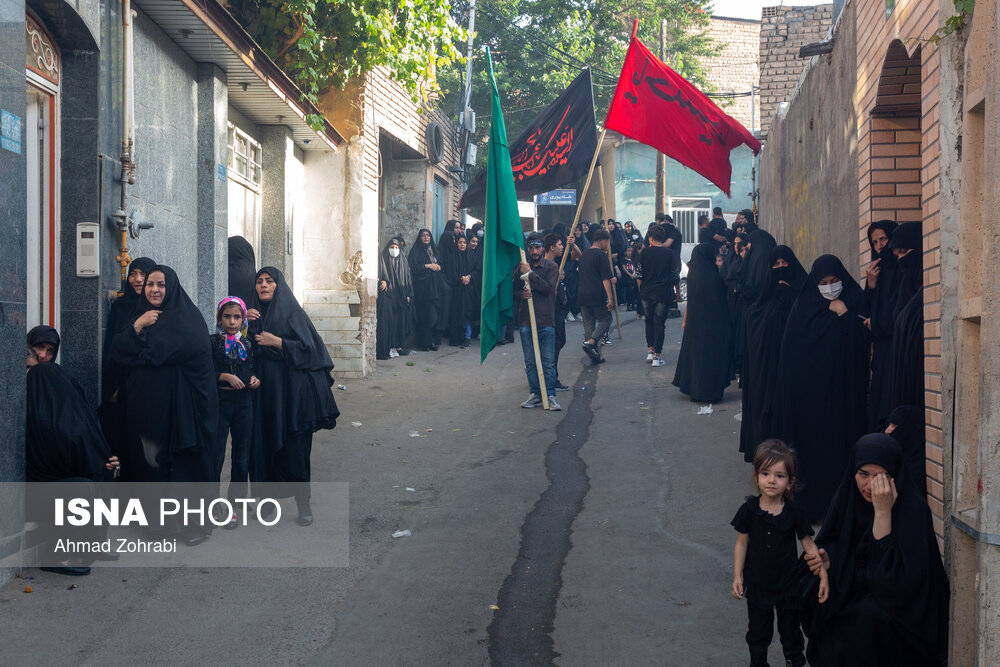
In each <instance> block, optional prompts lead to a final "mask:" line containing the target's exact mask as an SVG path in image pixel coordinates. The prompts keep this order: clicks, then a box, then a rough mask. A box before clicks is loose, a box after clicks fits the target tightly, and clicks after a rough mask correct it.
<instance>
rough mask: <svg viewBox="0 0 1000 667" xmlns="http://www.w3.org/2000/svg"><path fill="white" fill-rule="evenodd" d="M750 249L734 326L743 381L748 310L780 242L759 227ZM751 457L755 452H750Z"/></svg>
mask: <svg viewBox="0 0 1000 667" xmlns="http://www.w3.org/2000/svg"><path fill="white" fill-rule="evenodd" d="M747 244H748V247H747V251H746V254H745V255H744V256H743V261H742V262H741V263H740V264H741V265H740V272H739V278H738V283H737V287H736V312H735V317H734V318H733V327H734V330H735V332H736V339H735V343H734V345H733V366H734V368H736V369H737V370H738V371H739V372H740V382H741V383H742V382H743V370H744V367H743V360H744V357H745V354H746V352H745V348H744V346H745V344H746V309H747V308H748V307H749V306H750V304H752V303H753V302H754V301H756V300H757V297H759V296H760V292H761V290H762V289H763V287H764V283H766V282H767V279H768V276H769V275H770V272H771V264H772V262H771V261H770V257H771V250H773V249H774V247H775V246H776V245H777V242H776V241H775V240H774V237H773V236H771V235H770V234H768V233H767V232H765V231H764V230H763V229H758V230H756V231H754V232H752V233H751V234H750V235H749V237H747ZM751 456H753V454H752V453H751Z"/></svg>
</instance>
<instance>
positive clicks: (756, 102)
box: [701, 16, 760, 130]
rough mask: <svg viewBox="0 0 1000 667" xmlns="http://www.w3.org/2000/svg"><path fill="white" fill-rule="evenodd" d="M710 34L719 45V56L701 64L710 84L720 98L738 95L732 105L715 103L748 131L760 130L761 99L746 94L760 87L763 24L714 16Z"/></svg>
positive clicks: (707, 59) (733, 98) (717, 100)
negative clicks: (757, 128)
mask: <svg viewBox="0 0 1000 667" xmlns="http://www.w3.org/2000/svg"><path fill="white" fill-rule="evenodd" d="M708 32H709V35H710V36H711V37H712V39H713V40H715V44H716V45H717V46H716V49H717V55H716V56H715V57H712V58H703V59H702V61H701V64H702V66H703V67H705V69H706V70H707V71H708V81H709V83H711V84H712V85H713V86H714V87H715V94H717V95H724V94H726V93H734V94H735V95H734V96H733V97H732V103H730V104H727V103H726V98H724V97H721V98H716V99H715V101H716V102H717V103H718V104H719V105H720V106H721V107H722V110H723V111H725V112H726V113H727V114H729V115H730V116H732V117H733V118H735V119H736V120H738V121H739V122H740V123H742V124H743V126H744V127H746V128H747V129H749V130H753V129H754V127H760V96H759V95H758V96H756V97H751V96H749V95H747V94H746V93H749V92H750V89H751V88H755V87H757V86H758V85H759V84H760V63H759V60H758V53H759V50H760V21H754V20H752V19H736V18H728V17H725V16H713V17H712V19H711V24H710V25H709V28H708ZM738 95H739V97H737V96H738Z"/></svg>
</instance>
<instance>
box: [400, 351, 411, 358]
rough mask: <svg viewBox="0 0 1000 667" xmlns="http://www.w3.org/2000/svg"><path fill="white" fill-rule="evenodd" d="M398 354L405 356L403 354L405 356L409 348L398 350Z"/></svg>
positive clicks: (408, 352)
mask: <svg viewBox="0 0 1000 667" xmlns="http://www.w3.org/2000/svg"><path fill="white" fill-rule="evenodd" d="M398 354H399V356H401V357H405V356H407V355H409V354H410V351H409V350H399V352H398Z"/></svg>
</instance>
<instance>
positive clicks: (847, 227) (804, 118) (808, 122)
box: [759, 4, 860, 276]
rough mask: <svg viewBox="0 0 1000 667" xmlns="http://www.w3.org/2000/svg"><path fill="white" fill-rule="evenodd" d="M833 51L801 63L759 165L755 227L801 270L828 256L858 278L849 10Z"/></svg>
mask: <svg viewBox="0 0 1000 667" xmlns="http://www.w3.org/2000/svg"><path fill="white" fill-rule="evenodd" d="M834 39H835V43H834V50H833V52H832V53H830V54H829V55H828V56H817V57H814V58H812V59H810V61H809V62H808V65H807V67H806V69H805V72H804V74H803V75H802V79H801V82H800V83H799V86H798V88H797V89H796V90H795V92H794V95H793V96H792V97H791V100H790V102H789V105H788V111H787V113H786V114H785V115H784V116H780V115H779V116H777V117H775V118H774V120H773V122H772V123H771V129H770V133H769V135H768V138H767V141H766V143H765V144H764V150H763V151H762V154H761V158H760V169H759V179H760V181H759V182H760V192H761V199H760V218H761V221H762V222H761V224H762V225H763V226H764V228H765V229H767V230H768V231H770V232H771V233H772V234H773V235H774V237H775V238H776V239H777V240H778V242H779V243H785V244H787V245H789V246H791V247H792V249H793V250H795V254H796V256H797V257H798V258H799V261H801V262H802V264H803V265H804V266H805V267H806V268H807V269H808V267H809V266H810V264H811V263H812V261H813V260H814V259H815V258H816V257H818V256H819V255H822V254H825V253H833V254H835V255H837V256H838V257H839V258H840V259H841V261H843V262H844V266H845V267H847V269H848V270H849V271H851V272H852V273H853V274H854V275H856V276H857V275H859V264H860V261H859V256H858V241H857V220H856V218H855V217H854V216H853V211H854V210H855V207H856V206H857V202H858V175H857V164H858V159H857V125H856V117H857V108H856V107H855V105H854V87H855V75H856V74H855V73H856V71H857V68H856V65H855V62H856V45H855V15H854V6H853V4H848V6H847V7H846V8H845V9H844V11H843V13H842V14H841V16H840V20H839V22H838V24H837V28H836V32H835V33H834Z"/></svg>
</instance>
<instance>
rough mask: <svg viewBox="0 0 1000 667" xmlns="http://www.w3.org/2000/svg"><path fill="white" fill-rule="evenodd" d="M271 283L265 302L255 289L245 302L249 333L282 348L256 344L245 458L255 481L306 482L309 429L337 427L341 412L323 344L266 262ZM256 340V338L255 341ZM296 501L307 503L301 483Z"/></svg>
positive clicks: (265, 270) (281, 277) (279, 275)
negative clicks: (253, 316) (252, 313)
mask: <svg viewBox="0 0 1000 667" xmlns="http://www.w3.org/2000/svg"><path fill="white" fill-rule="evenodd" d="M264 274H267V275H268V276H270V277H271V279H272V280H273V281H274V282H275V286H274V290H273V292H272V294H271V298H270V300H269V301H261V299H260V297H259V296H258V291H259V289H260V287H259V286H258V287H257V290H255V292H254V295H253V297H252V299H251V301H250V303H249V304H248V305H249V306H250V308H255V309H256V310H258V311H259V312H260V318H259V319H257V320H254V321H251V322H250V333H251V335H257V334H260V333H262V332H267V333H270V334H273V335H275V336H277V337H278V338H280V339H281V347H272V346H264V345H260V344H258V345H257V347H256V351H257V357H256V363H257V369H256V375H257V378H258V379H259V380H260V388H259V389H257V390H256V392H255V393H256V396H255V401H254V414H255V415H256V419H257V423H258V426H257V428H255V429H254V437H253V446H252V449H251V456H250V479H251V481H254V482H297V483H308V482H309V481H310V477H311V475H310V457H311V453H312V438H313V433H315V432H316V431H318V430H320V429H332V428H333V427H335V426H336V425H337V417H339V416H340V411H339V410H338V409H337V403H336V401H335V400H334V398H333V392H332V391H331V390H330V388H331V387H332V386H333V377H332V376H331V375H330V371H332V370H333V361H332V360H331V359H330V355H329V353H328V352H327V350H326V345H325V344H324V343H323V339H322V338H320V335H319V333H318V332H317V331H316V328H315V327H314V326H313V323H312V321H311V320H310V319H309V316H308V315H306V312H305V311H304V310H302V306H300V305H299V302H298V300H297V299H296V298H295V295H294V294H293V293H292V290H291V288H290V287H289V286H288V283H286V282H285V276H284V274H282V273H281V271H279V270H278V269H276V268H274V267H271V266H265V267H264V268H262V269H261V270H260V271H258V272H257V278H258V280H259V279H260V278H261V276H263V275H264ZM258 343H259V341H258ZM296 500H297V501H298V502H299V503H300V512H301V510H302V503H303V502H306V501H308V490H307V487H305V485H304V484H302V485H301V486H299V488H298V490H297V492H296ZM300 518H301V517H300Z"/></svg>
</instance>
